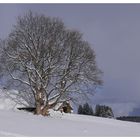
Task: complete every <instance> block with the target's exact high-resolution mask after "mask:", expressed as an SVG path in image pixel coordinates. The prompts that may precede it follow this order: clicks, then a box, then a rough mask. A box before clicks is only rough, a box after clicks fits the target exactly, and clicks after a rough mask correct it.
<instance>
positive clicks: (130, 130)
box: [0, 110, 140, 137]
mask: <svg viewBox="0 0 140 140" xmlns="http://www.w3.org/2000/svg"><path fill="white" fill-rule="evenodd" d="M0 136H21V137H22V136H35V137H36V136H40V137H41V136H140V124H139V123H132V122H123V121H118V120H113V119H105V118H98V117H92V116H84V115H76V114H64V115H53V116H50V117H43V116H36V115H33V114H30V113H24V112H13V111H4V110H1V111H0Z"/></svg>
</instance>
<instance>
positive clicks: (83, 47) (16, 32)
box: [2, 12, 102, 115]
mask: <svg viewBox="0 0 140 140" xmlns="http://www.w3.org/2000/svg"><path fill="white" fill-rule="evenodd" d="M2 46H3V51H4V53H3V56H2V57H3V59H4V58H5V59H4V60H5V67H6V70H7V71H8V73H9V74H10V76H11V77H12V79H13V80H14V81H16V82H18V83H20V84H21V87H22V91H21V92H20V93H19V94H21V93H22V94H21V95H22V96H23V97H26V98H25V100H26V101H28V103H30V102H32V104H34V105H35V107H36V114H42V115H47V114H46V112H47V110H48V109H49V108H52V107H54V106H55V105H56V104H57V103H59V102H62V101H64V100H69V99H72V98H74V97H76V96H77V95H79V96H82V95H86V91H85V90H84V89H85V87H87V86H88V87H92V88H94V87H96V86H98V85H101V84H102V80H101V79H100V75H101V71H100V70H99V69H98V67H97V65H96V61H95V52H94V50H93V49H91V47H90V45H89V43H88V42H86V41H84V40H83V37H82V34H81V33H79V32H78V31H73V30H68V29H67V28H66V27H65V26H64V23H63V22H62V21H61V20H60V19H58V18H50V17H46V16H44V15H37V14H33V13H32V12H28V13H27V14H26V15H24V16H23V17H18V20H17V24H16V25H15V26H14V29H13V30H12V31H11V33H10V35H9V37H8V38H7V39H6V40H5V41H3V44H2ZM83 91H84V92H83ZM71 95H72V96H71Z"/></svg>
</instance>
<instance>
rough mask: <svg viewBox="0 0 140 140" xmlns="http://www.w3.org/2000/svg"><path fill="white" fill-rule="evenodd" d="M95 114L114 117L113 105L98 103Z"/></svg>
mask: <svg viewBox="0 0 140 140" xmlns="http://www.w3.org/2000/svg"><path fill="white" fill-rule="evenodd" d="M95 116H99V117H105V118H113V117H114V114H113V111H112V109H111V107H108V106H105V105H96V109H95Z"/></svg>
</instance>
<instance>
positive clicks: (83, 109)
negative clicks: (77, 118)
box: [78, 103, 94, 115]
mask: <svg viewBox="0 0 140 140" xmlns="http://www.w3.org/2000/svg"><path fill="white" fill-rule="evenodd" d="M78 114H83V115H94V113H93V109H92V107H91V106H89V104H88V103H85V104H84V105H83V106H81V105H79V108H78Z"/></svg>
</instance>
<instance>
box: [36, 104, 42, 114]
mask: <svg viewBox="0 0 140 140" xmlns="http://www.w3.org/2000/svg"><path fill="white" fill-rule="evenodd" d="M35 114H37V115H40V114H41V103H40V102H39V101H38V102H36V110H35Z"/></svg>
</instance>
